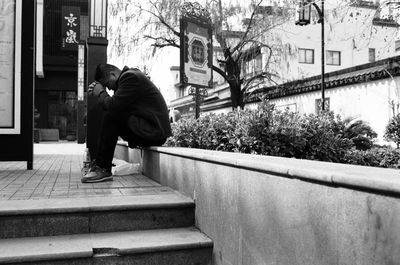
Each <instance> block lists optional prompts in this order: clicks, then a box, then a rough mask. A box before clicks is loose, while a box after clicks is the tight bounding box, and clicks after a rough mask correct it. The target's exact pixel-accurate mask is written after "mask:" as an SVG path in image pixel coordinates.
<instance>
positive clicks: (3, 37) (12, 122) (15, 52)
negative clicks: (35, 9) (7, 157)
mask: <svg viewBox="0 0 400 265" xmlns="http://www.w3.org/2000/svg"><path fill="white" fill-rule="evenodd" d="M16 2H17V1H16V0H0V134H20V123H21V122H20V109H21V106H20V103H21V97H20V95H21V84H20V82H21V77H20V74H21V64H20V58H21V54H20V49H21V25H20V23H15V21H20V19H21V4H20V3H19V4H18V5H17V3H16ZM18 2H19V1H18Z"/></svg>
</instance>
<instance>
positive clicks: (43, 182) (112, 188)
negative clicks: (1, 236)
mask: <svg viewBox="0 0 400 265" xmlns="http://www.w3.org/2000/svg"><path fill="white" fill-rule="evenodd" d="M84 150H85V145H84V144H77V143H71V142H58V143H55V142H51V143H40V144H35V146H34V161H33V170H26V162H0V200H26V199H54V198H79V197H91V196H132V195H143V194H159V193H164V192H172V190H171V189H169V188H167V187H162V186H161V185H160V184H158V183H156V182H154V181H152V180H150V179H149V178H147V177H145V176H143V175H140V174H134V175H128V176H114V181H111V182H110V181H109V182H102V183H90V184H88V183H81V177H82V173H81V168H82V165H83V153H84Z"/></svg>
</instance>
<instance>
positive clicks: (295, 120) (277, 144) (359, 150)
mask: <svg viewBox="0 0 400 265" xmlns="http://www.w3.org/2000/svg"><path fill="white" fill-rule="evenodd" d="M172 129H173V136H172V137H170V138H169V139H168V142H167V145H169V146H184V147H191V148H202V149H211V150H221V151H230V152H242V153H255V154H262V155H273V156H283V157H295V158H301V159H311V160H321V161H329V162H343V163H350V164H358V165H367V166H381V167H398V164H399V158H400V152H398V151H393V150H390V151H385V150H386V149H383V148H381V149H376V148H374V149H370V148H371V147H372V143H373V140H374V138H375V137H376V133H375V132H374V131H373V130H372V129H371V127H370V126H369V125H368V124H366V123H365V122H363V121H361V120H352V119H347V120H344V121H343V120H341V118H340V116H335V115H334V114H333V113H332V112H325V113H323V114H321V115H313V114H310V115H302V116H301V115H299V114H297V113H293V112H289V111H283V112H282V111H277V110H275V108H274V106H273V105H272V104H270V103H269V102H268V101H262V103H261V104H260V105H259V106H258V108H257V109H256V110H239V111H235V112H230V113H228V114H203V115H202V116H201V117H200V118H199V119H197V120H195V119H181V120H179V121H178V122H176V123H173V124H172Z"/></svg>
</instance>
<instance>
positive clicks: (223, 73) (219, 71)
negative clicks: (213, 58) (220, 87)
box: [212, 65, 228, 82]
mask: <svg viewBox="0 0 400 265" xmlns="http://www.w3.org/2000/svg"><path fill="white" fill-rule="evenodd" d="M212 69H213V70H214V71H215V72H217V73H218V74H220V75H221V76H222V77H223V78H224V79H225V80H226V81H227V82H228V76H227V75H226V73H225V72H224V71H222V69H221V68H218V67H216V66H215V65H213V66H212Z"/></svg>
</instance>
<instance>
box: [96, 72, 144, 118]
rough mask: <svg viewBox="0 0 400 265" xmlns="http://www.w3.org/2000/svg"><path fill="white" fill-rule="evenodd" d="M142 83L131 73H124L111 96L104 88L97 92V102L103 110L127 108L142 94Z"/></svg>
mask: <svg viewBox="0 0 400 265" xmlns="http://www.w3.org/2000/svg"><path fill="white" fill-rule="evenodd" d="M141 86H142V84H141V83H140V82H139V79H138V78H137V76H136V75H135V74H133V73H125V74H123V75H122V76H121V78H120V80H119V82H118V89H117V91H116V92H115V94H114V95H113V96H112V97H111V96H110V95H109V94H108V93H107V92H106V91H105V90H103V91H101V92H100V93H99V96H98V97H99V102H100V104H102V106H103V108H104V109H105V110H117V111H123V110H127V109H128V108H129V106H131V105H132V104H135V102H136V101H137V100H138V98H140V96H141V95H142V94H143V88H142V87H141Z"/></svg>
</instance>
